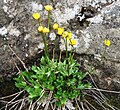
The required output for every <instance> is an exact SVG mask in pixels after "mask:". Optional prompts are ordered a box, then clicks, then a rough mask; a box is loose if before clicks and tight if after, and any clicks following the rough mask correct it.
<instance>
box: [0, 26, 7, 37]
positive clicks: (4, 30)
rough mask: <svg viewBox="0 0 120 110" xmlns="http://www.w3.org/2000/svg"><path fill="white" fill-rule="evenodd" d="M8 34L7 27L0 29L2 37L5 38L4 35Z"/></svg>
mask: <svg viewBox="0 0 120 110" xmlns="http://www.w3.org/2000/svg"><path fill="white" fill-rule="evenodd" d="M7 33H8V31H7V28H6V27H2V28H0V35H2V36H4V35H6V34H7Z"/></svg>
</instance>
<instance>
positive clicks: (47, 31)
mask: <svg viewBox="0 0 120 110" xmlns="http://www.w3.org/2000/svg"><path fill="white" fill-rule="evenodd" d="M42 32H43V33H49V32H50V30H49V29H48V28H46V27H44V28H43V30H42Z"/></svg>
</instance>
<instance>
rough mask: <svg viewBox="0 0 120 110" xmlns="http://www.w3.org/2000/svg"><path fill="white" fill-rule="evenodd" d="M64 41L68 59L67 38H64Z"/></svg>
mask: <svg viewBox="0 0 120 110" xmlns="http://www.w3.org/2000/svg"><path fill="white" fill-rule="evenodd" d="M64 42H65V51H66V58H67V59H68V48H67V39H64Z"/></svg>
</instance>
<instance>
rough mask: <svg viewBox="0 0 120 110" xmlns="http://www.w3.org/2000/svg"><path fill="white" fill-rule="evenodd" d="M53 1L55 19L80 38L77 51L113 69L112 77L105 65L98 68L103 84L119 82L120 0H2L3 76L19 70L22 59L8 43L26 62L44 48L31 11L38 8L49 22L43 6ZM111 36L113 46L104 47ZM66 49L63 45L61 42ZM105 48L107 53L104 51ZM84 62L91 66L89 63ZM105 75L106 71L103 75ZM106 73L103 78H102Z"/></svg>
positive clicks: (0, 46) (0, 41) (0, 57)
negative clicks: (105, 82) (17, 68)
mask: <svg viewBox="0 0 120 110" xmlns="http://www.w3.org/2000/svg"><path fill="white" fill-rule="evenodd" d="M49 3H50V4H53V6H54V8H55V9H54V10H53V12H52V14H53V20H52V21H54V22H58V23H59V25H60V26H64V27H65V28H66V29H68V30H69V31H72V33H73V35H74V38H76V39H77V41H78V45H77V51H76V53H78V54H80V55H81V54H85V55H88V56H89V55H93V56H94V60H98V61H99V62H100V63H101V65H102V63H103V60H102V56H103V54H104V53H105V54H104V56H105V59H106V60H104V63H105V65H104V66H106V65H108V66H107V69H108V70H109V69H110V70H111V67H113V68H114V69H113V70H111V71H112V73H110V76H109V75H108V73H109V72H110V71H106V72H105V73H104V69H105V68H98V69H96V74H97V75H98V76H99V75H100V76H99V79H100V80H101V81H100V83H102V81H103V80H106V78H108V79H110V78H111V79H112V81H113V82H115V83H117V84H118V83H119V78H120V70H119V69H118V68H119V67H120V1H119V0H94V1H92V0H75V1H74V0H53V1H52V0H49V1H48V0H42V1H37V0H16V1H13V0H4V2H3V1H0V75H1V76H3V74H5V73H9V74H10V75H11V74H12V73H13V72H16V71H15V69H16V66H15V65H19V64H20V61H19V60H18V59H17V58H16V56H15V55H14V53H13V52H12V51H11V50H10V48H9V46H11V48H12V49H13V50H14V52H15V53H16V54H17V55H18V56H19V58H20V59H21V60H22V61H24V62H25V63H26V60H28V58H32V57H33V56H36V55H37V54H38V53H39V51H38V50H39V48H41V47H42V48H43V45H42V46H41V44H42V41H41V37H40V36H38V32H37V27H38V25H36V24H37V22H36V21H35V20H33V18H32V13H33V12H36V11H38V12H39V13H40V14H41V15H42V16H43V18H44V19H45V20H44V21H43V23H44V24H46V17H45V15H46V12H45V11H43V5H45V4H49ZM105 39H109V40H110V41H111V45H110V46H109V47H107V48H106V49H105V45H104V40H105ZM60 48H61V49H62V50H64V45H63V44H62V45H60ZM105 51H106V52H105ZM94 63H95V62H94ZM85 65H89V64H86V63H85ZM104 74H107V75H106V76H104ZM103 76H104V78H103Z"/></svg>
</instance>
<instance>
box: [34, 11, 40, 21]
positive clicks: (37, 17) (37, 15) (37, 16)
mask: <svg viewBox="0 0 120 110" xmlns="http://www.w3.org/2000/svg"><path fill="white" fill-rule="evenodd" d="M32 16H33V18H34V19H36V20H38V19H40V14H39V13H37V12H36V13H33V15H32Z"/></svg>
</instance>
